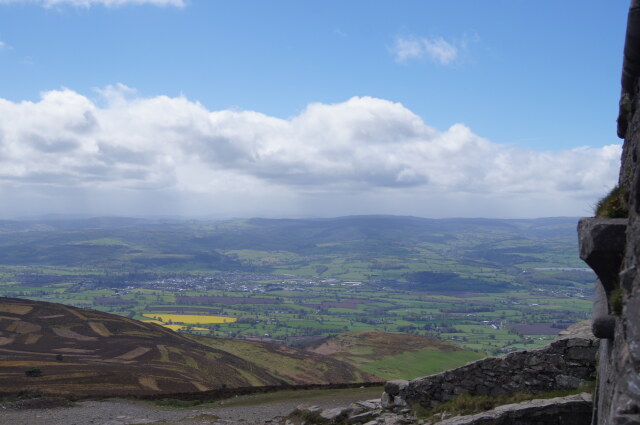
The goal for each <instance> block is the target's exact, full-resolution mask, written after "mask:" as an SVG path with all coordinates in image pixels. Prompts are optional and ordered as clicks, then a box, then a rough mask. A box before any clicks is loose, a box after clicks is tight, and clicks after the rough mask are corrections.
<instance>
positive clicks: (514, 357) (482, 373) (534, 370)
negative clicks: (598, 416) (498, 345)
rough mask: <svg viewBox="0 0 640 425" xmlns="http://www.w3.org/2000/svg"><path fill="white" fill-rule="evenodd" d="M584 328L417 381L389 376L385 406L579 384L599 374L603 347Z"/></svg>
mask: <svg viewBox="0 0 640 425" xmlns="http://www.w3.org/2000/svg"><path fill="white" fill-rule="evenodd" d="M588 327H589V326H588V325H587V328H588ZM582 328H584V325H583V326H582ZM581 332H582V334H581V336H580V337H576V336H575V335H574V334H568V335H566V336H564V337H561V338H560V339H558V340H556V341H554V342H552V343H551V344H549V345H546V346H544V347H541V348H538V349H534V350H523V351H516V352H513V353H509V354H506V355H503V356H500V357H488V358H485V359H482V360H478V361H475V362H473V363H469V364H467V365H465V366H462V367H459V368H457V369H453V370H449V371H446V372H442V373H439V374H436V375H431V376H426V377H422V378H417V379H414V380H412V381H400V380H398V381H389V382H387V383H386V384H385V392H384V394H383V395H382V399H381V401H382V406H383V407H385V408H394V407H395V408H404V407H406V406H411V405H415V404H420V405H422V406H423V407H426V408H430V407H433V406H435V405H436V404H438V403H441V402H444V401H448V400H451V399H452V398H454V397H455V396H457V395H459V394H463V393H465V394H471V395H490V396H499V395H507V394H513V393H517V392H526V393H533V394H536V393H540V392H542V391H548V390H558V389H576V388H578V387H579V386H580V385H581V384H583V383H584V382H586V381H591V380H593V379H595V357H596V352H597V350H598V342H597V340H596V339H595V338H594V337H593V335H584V330H582V331H581Z"/></svg>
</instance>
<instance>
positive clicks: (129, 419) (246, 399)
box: [0, 388, 382, 425]
mask: <svg viewBox="0 0 640 425" xmlns="http://www.w3.org/2000/svg"><path fill="white" fill-rule="evenodd" d="M381 391H382V390H381V389H380V388H355V389H349V390H337V391H327V390H325V391H313V390H312V391H283V392H278V393H270V394H256V395H251V396H243V397H237V398H234V399H230V400H226V401H221V402H216V403H212V404H208V405H203V406H199V407H194V408H165V407H160V406H156V405H154V404H151V403H148V402H140V401H130V400H105V401H81V402H78V403H76V404H75V406H74V407H57V408H52V409H12V408H9V409H7V408H0V424H11V425H133V424H150V423H161V424H162V425H174V424H175V425H196V424H198V425H207V424H208V425H214V424H221V425H222V424H225V425H226V424H238V423H241V424H244V425H253V424H264V423H265V420H267V419H272V418H275V417H278V416H285V415H287V414H288V413H290V412H291V411H292V410H294V409H295V408H296V407H297V406H298V405H301V404H303V405H306V406H311V405H317V406H320V407H322V408H329V407H338V406H347V405H349V404H350V403H352V402H354V401H358V400H367V399H372V398H379V397H380V394H381ZM216 418H219V419H216Z"/></svg>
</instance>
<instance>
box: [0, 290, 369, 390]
mask: <svg viewBox="0 0 640 425" xmlns="http://www.w3.org/2000/svg"><path fill="white" fill-rule="evenodd" d="M301 359H305V360H306V361H308V360H310V359H309V356H308V353H306V354H305V353H301V352H300V353H298V352H296V350H292V351H291V355H290V360H291V361H292V362H293V361H299V360H301ZM313 360H314V361H317V362H318V366H319V367H318V368H315V369H316V372H314V368H307V369H306V370H305V373H304V374H299V375H292V374H278V373H274V370H273V369H271V370H267V369H265V368H263V367H261V366H260V365H259V364H256V363H254V362H251V361H250V360H247V359H244V358H242V357H240V356H238V355H235V354H233V353H231V352H229V351H224V350H221V349H217V348H214V347H211V346H206V345H203V344H200V343H198V342H196V341H194V340H192V339H189V338H187V337H185V336H182V335H180V334H178V333H176V332H173V331H171V330H169V329H166V328H163V327H161V326H158V325H156V324H152V323H143V322H140V321H137V320H133V319H129V318H125V317H121V316H116V315H113V314H109V313H103V312H100V311H95V310H88V309H80V308H75V307H71V306H66V305H62V304H53V303H46V302H39V301H31V300H24V299H13V298H0V394H2V393H4V394H8V393H17V392H20V391H29V392H37V393H42V394H56V395H62V396H71V397H82V396H117V395H144V394H159V393H177V392H197V391H206V390H210V389H215V388H222V387H227V388H233V387H246V386H260V385H281V384H308V383H314V384H317V383H320V384H322V383H347V382H361V381H366V380H371V379H374V378H373V377H372V376H371V375H368V374H366V373H363V372H361V371H359V370H358V369H356V368H355V367H353V366H351V365H347V364H344V363H342V362H339V361H336V360H334V359H330V358H329V359H326V360H325V359H324V358H322V356H317V358H316V357H314V359H313ZM32 368H37V369H39V370H40V371H41V373H42V374H41V376H27V373H26V372H27V371H28V370H29V369H32Z"/></svg>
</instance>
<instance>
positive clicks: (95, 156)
mask: <svg viewBox="0 0 640 425" xmlns="http://www.w3.org/2000/svg"><path fill="white" fill-rule="evenodd" d="M99 94H100V97H101V98H100V100H99V101H94V100H91V99H90V98H88V97H86V96H84V95H82V94H79V93H77V92H75V91H73V90H70V89H62V90H54V91H48V92H44V93H42V95H41V98H40V99H39V100H38V101H37V102H28V101H24V102H19V103H16V102H12V101H9V100H4V99H0V193H2V194H4V195H3V196H4V198H3V199H4V201H3V208H4V209H5V211H0V214H3V213H4V214H5V215H6V214H8V213H9V209H10V208H11V206H16V205H19V204H20V202H25V200H24V199H22V198H21V196H22V195H21V194H24V193H31V194H32V196H30V199H35V198H37V196H35V195H33V194H35V193H39V194H40V195H38V196H50V194H53V193H56V194H60V195H56V196H55V199H57V200H60V202H61V205H63V207H64V206H66V207H70V205H71V204H70V202H69V200H66V201H64V200H65V199H67V198H69V199H71V200H72V202H71V203H74V202H75V203H76V205H78V204H77V202H78V199H84V200H85V201H87V200H90V201H91V202H92V203H94V205H102V203H105V202H106V201H105V199H114V200H115V199H118V200H119V201H117V202H125V201H124V199H129V200H132V199H133V200H134V201H133V202H135V199H138V200H141V199H147V201H145V202H144V203H143V206H142V207H141V208H142V209H143V210H144V208H145V207H144V206H145V205H146V208H147V209H151V210H150V211H147V212H151V211H157V208H156V207H153V208H152V207H150V206H151V205H154V202H152V201H151V198H154V199H156V202H159V199H173V201H171V202H168V203H165V204H164V205H165V206H167V205H170V206H175V205H177V204H180V205H183V206H185V208H187V207H186V206H188V205H191V206H192V207H193V208H197V210H198V212H199V213H203V212H206V211H211V209H212V208H213V209H216V211H221V210H225V211H227V210H228V211H229V214H254V215H256V214H260V211H262V210H261V208H262V209H264V210H265V211H267V210H270V209H274V211H275V210H278V211H280V212H279V214H286V213H287V211H289V213H291V211H292V210H291V209H292V208H293V209H294V210H295V211H296V213H299V214H314V213H318V211H325V210H326V214H328V215H336V214H344V213H349V212H353V213H355V212H357V213H365V212H369V213H378V212H384V213H405V214H417V215H434V214H435V215H457V216H460V215H488V214H487V213H486V212H483V211H485V210H487V211H491V208H496V206H497V205H501V207H500V209H499V212H503V213H504V212H508V211H510V209H512V210H513V211H516V210H518V211H519V212H518V213H517V214H518V215H527V214H526V211H520V210H522V209H525V210H526V209H527V208H528V209H529V211H530V213H529V214H528V215H559V214H565V215H566V214H567V212H569V213H570V211H574V212H573V214H575V215H578V214H583V213H584V211H583V209H584V207H585V205H588V202H590V200H592V199H595V197H597V196H598V195H599V194H600V193H602V192H604V190H605V189H606V188H607V186H611V185H613V183H614V181H615V178H616V172H617V167H618V161H619V157H620V146H619V145H611V146H605V147H602V148H590V147H580V148H575V149H570V150H563V151H553V152H539V151H533V150H524V149H517V148H513V147H509V146H505V145H500V144H496V143H493V142H491V141H489V140H487V139H485V138H482V137H480V136H478V135H476V134H475V133H473V131H472V130H471V129H470V128H468V127H467V126H465V125H464V124H455V125H453V126H451V127H450V128H448V129H446V130H444V131H442V130H439V129H436V128H433V127H431V126H429V125H427V124H425V122H424V121H423V120H422V119H421V118H420V117H419V116H417V115H416V114H414V113H413V112H411V111H410V110H408V109H407V108H405V107H404V106H403V105H402V104H400V103H395V102H391V101H388V100H384V99H378V98H372V97H353V98H351V99H349V100H347V101H345V102H341V103H336V104H323V103H313V104H310V105H308V106H307V107H306V108H305V109H304V110H303V111H302V112H301V113H300V114H298V115H297V116H294V117H292V118H290V119H280V118H275V117H271V116H268V115H265V114H262V113H259V112H255V111H242V110H222V111H210V110H208V109H207V108H205V107H204V106H203V105H201V104H199V103H197V102H193V101H191V100H189V99H187V98H185V97H174V98H171V97H167V96H157V97H151V98H145V97H140V96H138V95H137V94H136V93H135V91H133V90H131V89H129V88H128V87H126V86H124V85H117V86H111V87H107V88H105V89H102V90H100V91H99ZM46 194H49V195H46ZM125 194H126V196H125ZM136 194H138V195H136ZM34 196H35V198H34ZM51 196H52V195H51ZM13 198H15V199H16V200H15V202H7V200H8V199H13ZM19 199H22V200H21V201H20V200H19ZM176 199H180V201H176ZM434 200H438V205H437V206H436V205H434V204H433V203H432V202H433V201H434ZM545 200H547V201H545ZM51 202H53V201H51ZM114 202H115V201H114ZM117 202H115V203H112V204H111V207H112V209H113V208H115V207H114V205H116V204H117ZM126 202H130V201H126ZM234 202H235V203H236V206H235V207H234V205H233V203H234ZM96 203H97V204H96ZM464 204H467V205H470V207H471V209H470V210H469V211H468V212H470V214H465V213H462V212H456V210H455V208H457V207H456V206H460V205H464ZM240 205H242V208H241V207H240ZM376 205H377V207H376ZM418 205H420V208H421V209H422V211H423V213H420V210H415V209H416V208H417V206H418ZM443 205H448V206H449V207H448V209H447V208H443ZM535 205H538V206H539V207H540V208H538V210H535V208H534V206H535ZM542 207H544V208H542ZM61 208H62V207H61ZM172 208H173V207H172ZM234 208H235V209H234ZM243 208H244V209H243ZM376 208H377V209H376ZM483 208H484V209H483ZM532 208H533V209H532ZM545 208H546V209H545ZM554 208H555V209H554ZM580 208H581V209H580ZM187 209H188V208H187ZM534 210H535V211H534ZM172 211H173V210H172ZM251 211H253V213H252V212H251ZM434 211H439V212H434ZM115 212H118V211H115ZM124 212H127V211H124ZM128 212H130V211H129V210H128ZM499 212H498V213H497V214H493V215H494V216H495V215H498V216H500V215H502V216H505V214H500V213H499ZM120 213H123V211H120ZM173 213H175V211H173ZM506 215H509V214H506Z"/></svg>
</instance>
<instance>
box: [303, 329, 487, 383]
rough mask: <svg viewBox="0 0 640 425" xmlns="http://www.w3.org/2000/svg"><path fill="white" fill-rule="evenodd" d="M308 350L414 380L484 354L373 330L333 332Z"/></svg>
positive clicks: (384, 375) (376, 372)
mask: <svg viewBox="0 0 640 425" xmlns="http://www.w3.org/2000/svg"><path fill="white" fill-rule="evenodd" d="M307 349H308V350H309V351H312V352H315V353H321V354H325V355H330V356H332V357H335V358H337V359H340V360H343V361H345V362H348V363H351V364H353V365H354V366H357V367H358V368H360V369H362V370H365V371H367V372H369V373H372V374H374V375H376V376H379V377H381V378H384V379H400V378H402V379H413V378H416V377H419V376H424V375H431V374H434V373H438V372H442V371H444V370H448V369H452V368H455V367H458V366H462V365H463V364H466V363H468V362H470V361H473V360H477V359H480V358H482V357H484V355H483V354H481V353H475V352H473V351H466V350H463V349H461V348H460V347H458V346H457V345H454V344H451V343H448V342H444V341H438V340H434V339H430V338H425V337H422V336H417V335H407V334H398V333H388V332H380V331H372V330H367V331H360V332H349V333H344V334H340V335H335V336H332V337H329V338H326V339H324V340H323V341H322V342H320V343H314V344H313V345H310V346H308V347H307Z"/></svg>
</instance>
